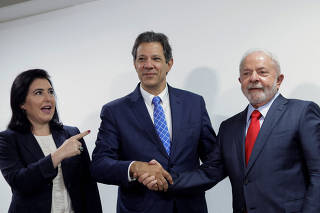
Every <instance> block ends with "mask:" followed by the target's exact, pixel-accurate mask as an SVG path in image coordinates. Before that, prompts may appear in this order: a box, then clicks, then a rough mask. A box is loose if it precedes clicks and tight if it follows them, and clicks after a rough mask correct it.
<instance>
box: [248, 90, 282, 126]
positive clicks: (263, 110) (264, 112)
mask: <svg viewBox="0 0 320 213" xmlns="http://www.w3.org/2000/svg"><path fill="white" fill-rule="evenodd" d="M279 95H280V93H279V92H277V93H276V94H275V96H273V98H272V99H271V100H270V101H269V102H268V103H266V104H265V105H263V106H261V107H259V108H258V109H256V108H254V107H253V106H252V105H251V104H249V107H248V112H247V123H248V122H249V120H250V116H251V114H252V112H253V111H254V110H258V111H259V112H260V113H261V115H262V117H263V119H264V118H265V117H266V115H267V113H268V111H269V109H270V107H271V105H272V103H273V101H274V100H275V99H276V98H277V97H278V96H279Z"/></svg>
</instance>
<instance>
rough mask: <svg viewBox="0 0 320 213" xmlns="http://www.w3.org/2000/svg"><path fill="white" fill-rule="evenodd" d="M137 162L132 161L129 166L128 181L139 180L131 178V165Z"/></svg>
mask: <svg viewBox="0 0 320 213" xmlns="http://www.w3.org/2000/svg"><path fill="white" fill-rule="evenodd" d="M134 162H135V161H132V162H131V163H130V164H129V166H128V181H129V182H132V181H135V180H137V178H132V177H130V167H131V164H133V163H134Z"/></svg>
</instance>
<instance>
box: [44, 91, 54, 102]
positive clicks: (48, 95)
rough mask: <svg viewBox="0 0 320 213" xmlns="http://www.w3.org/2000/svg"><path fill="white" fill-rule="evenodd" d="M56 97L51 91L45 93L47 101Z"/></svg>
mask: <svg viewBox="0 0 320 213" xmlns="http://www.w3.org/2000/svg"><path fill="white" fill-rule="evenodd" d="M53 99H54V95H52V94H50V93H49V92H45V93H44V100H45V101H52V100H53Z"/></svg>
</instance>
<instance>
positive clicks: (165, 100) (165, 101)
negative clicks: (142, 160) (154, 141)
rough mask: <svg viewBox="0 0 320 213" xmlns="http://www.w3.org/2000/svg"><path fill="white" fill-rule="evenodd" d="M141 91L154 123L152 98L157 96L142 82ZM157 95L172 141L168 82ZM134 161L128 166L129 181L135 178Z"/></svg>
mask: <svg viewBox="0 0 320 213" xmlns="http://www.w3.org/2000/svg"><path fill="white" fill-rule="evenodd" d="M140 92H141V95H142V97H143V100H144V103H145V105H146V107H147V110H148V112H149V115H150V118H151V120H152V122H153V123H154V118H153V111H154V105H153V104H152V99H153V97H155V95H152V94H150V93H148V92H147V91H145V90H144V89H143V88H142V86H141V84H140ZM157 96H159V98H160V99H161V103H160V104H161V106H162V108H163V111H164V114H165V117H166V122H167V126H168V131H169V134H170V141H172V119H171V108H170V99H169V92H168V85H167V84H166V87H165V88H164V90H163V91H162V92H161V93H160V94H159V95H157ZM133 162H134V161H132V162H131V163H130V165H129V167H128V180H129V181H134V180H135V179H133V178H131V177H130V166H131V164H132V163H133Z"/></svg>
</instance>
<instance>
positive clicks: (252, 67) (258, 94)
mask: <svg viewBox="0 0 320 213" xmlns="http://www.w3.org/2000/svg"><path fill="white" fill-rule="evenodd" d="M283 78H284V76H283V75H282V74H280V73H279V71H278V70H277V67H276V64H275V63H274V62H273V61H272V59H271V58H270V56H268V55H266V54H265V53H264V52H260V51H258V52H253V53H251V54H249V55H248V56H247V57H246V58H245V59H244V61H243V63H242V66H241V69H240V77H239V81H240V83H241V89H242V92H243V94H244V95H245V96H246V97H247V99H248V100H249V102H250V103H251V105H252V106H253V107H255V108H258V107H260V106H263V105H265V104H266V103H268V102H269V101H270V100H271V99H272V98H273V97H274V95H275V94H276V93H277V91H278V90H279V87H280V85H281V83H282V80H283Z"/></svg>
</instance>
